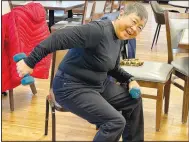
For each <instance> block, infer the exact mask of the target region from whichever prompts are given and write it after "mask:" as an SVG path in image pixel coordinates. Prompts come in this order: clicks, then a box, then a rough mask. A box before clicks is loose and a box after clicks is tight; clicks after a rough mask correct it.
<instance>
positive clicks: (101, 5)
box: [92, 1, 107, 20]
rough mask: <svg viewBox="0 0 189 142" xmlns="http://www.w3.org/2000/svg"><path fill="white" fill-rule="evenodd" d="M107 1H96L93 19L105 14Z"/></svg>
mask: <svg viewBox="0 0 189 142" xmlns="http://www.w3.org/2000/svg"><path fill="white" fill-rule="evenodd" d="M106 3H107V2H106V1H96V3H95V9H94V12H93V15H92V20H97V19H99V18H101V17H102V16H103V15H104V9H105V7H106Z"/></svg>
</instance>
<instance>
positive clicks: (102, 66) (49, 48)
mask: <svg viewBox="0 0 189 142" xmlns="http://www.w3.org/2000/svg"><path fill="white" fill-rule="evenodd" d="M119 15H120V16H119V18H118V19H117V20H115V21H111V20H102V21H92V22H90V23H88V24H85V25H80V26H75V27H67V28H64V29H59V30H58V31H56V32H54V33H52V34H51V35H50V36H49V37H48V38H47V39H46V40H44V41H43V42H41V43H40V44H39V45H37V46H36V47H35V49H34V50H33V51H32V52H31V53H30V55H29V56H28V57H26V58H25V59H24V60H21V61H19V62H18V63H17V69H18V73H19V74H20V76H24V75H25V74H28V73H30V72H32V70H33V68H34V67H35V65H36V64H37V63H38V62H39V61H40V60H41V59H42V58H44V57H45V56H47V55H48V54H49V53H52V52H55V51H57V50H65V49H70V50H69V51H68V53H67V55H66V56H65V57H64V59H63V60H62V62H61V63H60V65H59V69H58V71H57V73H56V75H55V78H54V80H53V86H52V89H53V93H54V96H55V100H56V102H57V103H58V104H59V105H60V106H61V107H63V108H65V109H67V110H69V111H70V112H72V113H74V114H76V115H78V116H80V117H82V118H84V119H86V120H87V121H89V122H90V123H92V124H95V125H97V126H99V131H98V132H97V134H96V135H95V137H94V141H107V142H108V141H114V142H116V141H119V139H120V137H121V135H122V138H123V141H144V122H143V109H142V99H141V97H139V98H137V99H133V98H132V97H131V96H130V93H129V92H130V90H132V89H133V88H137V90H140V86H139V85H138V83H137V82H136V81H135V78H134V77H133V76H132V75H131V74H129V73H127V72H126V71H125V70H123V69H122V68H121V67H120V66H119V59H120V52H121V41H120V40H122V39H124V40H125V39H130V38H134V37H136V36H137V35H138V34H139V33H140V32H141V31H142V29H143V27H144V26H145V24H146V21H147V17H148V16H147V12H146V9H145V8H144V7H143V5H142V4H139V3H135V4H131V5H129V4H128V6H127V7H125V9H124V10H122V11H121V12H120V14H119ZM108 76H112V77H114V78H115V79H116V80H117V81H118V82H120V83H124V84H127V85H126V86H120V85H118V84H116V83H114V82H111V81H110V80H109V77H108ZM135 93H136V95H137V96H140V91H137V92H135ZM117 110H121V111H122V114H120V113H119V112H118V111H117ZM126 119H127V123H126ZM136 128H137V129H136ZM53 141H55V140H53Z"/></svg>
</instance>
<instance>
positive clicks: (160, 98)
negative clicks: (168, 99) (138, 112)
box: [156, 84, 164, 131]
mask: <svg viewBox="0 0 189 142" xmlns="http://www.w3.org/2000/svg"><path fill="white" fill-rule="evenodd" d="M163 87H164V84H158V91H157V101H156V131H160V125H161V114H162V104H163Z"/></svg>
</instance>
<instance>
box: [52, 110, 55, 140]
mask: <svg viewBox="0 0 189 142" xmlns="http://www.w3.org/2000/svg"><path fill="white" fill-rule="evenodd" d="M52 141H53V142H55V141H56V117H55V107H52Z"/></svg>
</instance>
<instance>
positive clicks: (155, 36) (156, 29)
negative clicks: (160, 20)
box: [151, 25, 159, 49]
mask: <svg viewBox="0 0 189 142" xmlns="http://www.w3.org/2000/svg"><path fill="white" fill-rule="evenodd" d="M158 28H159V25H157V27H156V32H155V34H154V39H153V42H152V46H151V49H152V48H153V45H154V41H155V39H156V35H157V31H158Z"/></svg>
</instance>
